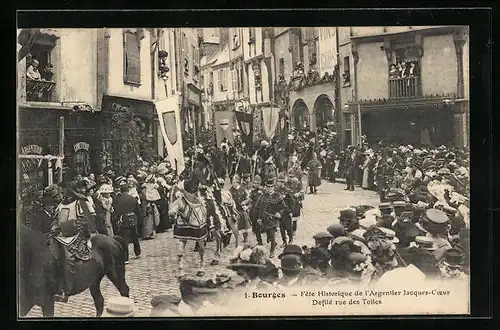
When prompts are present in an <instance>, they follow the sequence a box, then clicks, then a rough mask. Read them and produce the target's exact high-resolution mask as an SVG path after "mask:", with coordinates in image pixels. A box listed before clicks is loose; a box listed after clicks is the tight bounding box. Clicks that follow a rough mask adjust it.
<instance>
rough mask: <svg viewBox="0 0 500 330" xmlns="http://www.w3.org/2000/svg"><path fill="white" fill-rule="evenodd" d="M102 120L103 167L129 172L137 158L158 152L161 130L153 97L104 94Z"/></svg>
mask: <svg viewBox="0 0 500 330" xmlns="http://www.w3.org/2000/svg"><path fill="white" fill-rule="evenodd" d="M101 109H102V111H101V120H100V121H99V123H100V127H99V140H100V145H99V146H98V147H99V150H98V152H99V154H100V156H101V157H100V168H101V170H104V168H105V167H112V168H114V169H115V171H129V170H131V169H132V167H134V166H135V165H136V163H137V157H138V156H140V157H142V158H143V159H151V158H152V157H154V156H155V155H157V148H158V146H157V144H158V141H157V139H155V134H156V132H157V131H158V127H157V126H156V125H158V121H155V118H156V109H155V104H154V103H153V102H152V101H149V100H140V99H132V98H126V97H121V96H112V95H104V96H103V99H102V107H101Z"/></svg>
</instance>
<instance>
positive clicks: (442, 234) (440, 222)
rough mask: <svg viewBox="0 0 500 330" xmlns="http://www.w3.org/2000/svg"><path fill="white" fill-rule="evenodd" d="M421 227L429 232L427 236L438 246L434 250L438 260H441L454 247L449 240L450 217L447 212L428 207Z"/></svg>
mask: <svg viewBox="0 0 500 330" xmlns="http://www.w3.org/2000/svg"><path fill="white" fill-rule="evenodd" d="M420 223H421V227H422V228H423V230H425V231H426V232H427V234H426V236H427V237H429V238H431V239H432V240H433V241H434V245H435V246H436V247H437V249H436V251H434V252H433V254H434V257H435V258H436V260H441V259H442V258H443V256H444V254H445V252H446V250H449V249H451V248H452V246H451V243H450V242H449V240H448V228H449V219H448V216H447V215H446V213H445V212H443V211H441V210H438V209H428V210H427V211H426V212H425V215H424V216H423V217H422V218H421V219H420Z"/></svg>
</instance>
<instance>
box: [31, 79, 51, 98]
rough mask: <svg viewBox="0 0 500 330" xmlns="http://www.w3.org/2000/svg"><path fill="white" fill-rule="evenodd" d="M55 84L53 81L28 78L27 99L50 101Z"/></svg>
mask: <svg viewBox="0 0 500 330" xmlns="http://www.w3.org/2000/svg"><path fill="white" fill-rule="evenodd" d="M55 85H56V83H55V82H53V81H45V80H32V79H26V99H27V100H28V101H32V102H50V101H51V97H52V90H53V89H54V86H55Z"/></svg>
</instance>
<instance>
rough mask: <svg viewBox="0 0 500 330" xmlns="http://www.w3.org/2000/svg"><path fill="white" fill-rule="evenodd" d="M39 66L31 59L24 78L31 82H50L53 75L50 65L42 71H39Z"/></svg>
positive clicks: (36, 61)
mask: <svg viewBox="0 0 500 330" xmlns="http://www.w3.org/2000/svg"><path fill="white" fill-rule="evenodd" d="M39 65H40V63H39V62H38V60H36V59H33V60H32V61H31V62H30V63H29V65H28V68H27V69H26V77H27V78H28V79H31V80H42V81H52V76H53V75H54V73H53V71H52V70H53V67H52V64H50V63H49V64H47V65H46V66H45V68H43V69H39ZM40 70H41V72H40Z"/></svg>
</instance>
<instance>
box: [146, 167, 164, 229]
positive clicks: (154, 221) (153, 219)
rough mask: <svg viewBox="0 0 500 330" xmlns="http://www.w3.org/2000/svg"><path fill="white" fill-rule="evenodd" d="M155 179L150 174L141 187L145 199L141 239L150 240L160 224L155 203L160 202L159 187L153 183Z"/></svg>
mask: <svg viewBox="0 0 500 330" xmlns="http://www.w3.org/2000/svg"><path fill="white" fill-rule="evenodd" d="M155 181H156V180H155V177H154V176H153V175H152V174H150V175H149V176H148V177H147V178H146V182H145V183H144V184H143V185H142V188H143V194H144V197H145V203H144V221H143V223H142V238H143V239H151V238H154V236H155V234H156V227H157V226H158V225H159V224H160V213H159V211H158V207H157V206H156V202H157V201H159V200H160V198H161V197H160V193H159V192H158V188H159V185H158V184H157V183H156V182H155Z"/></svg>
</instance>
